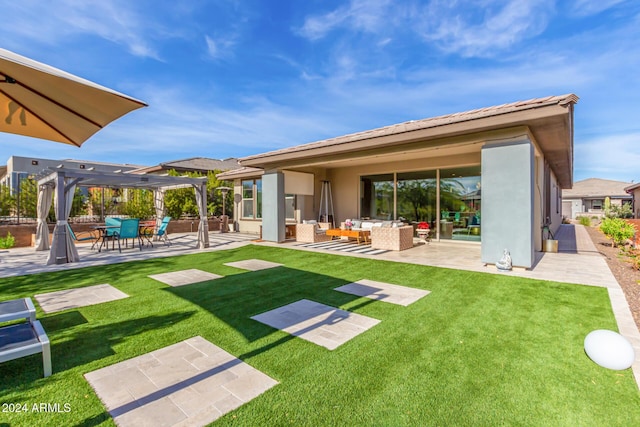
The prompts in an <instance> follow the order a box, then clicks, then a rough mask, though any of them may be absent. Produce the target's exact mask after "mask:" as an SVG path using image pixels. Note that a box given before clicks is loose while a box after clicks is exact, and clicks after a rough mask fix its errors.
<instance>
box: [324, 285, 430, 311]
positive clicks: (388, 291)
mask: <svg viewBox="0 0 640 427" xmlns="http://www.w3.org/2000/svg"><path fill="white" fill-rule="evenodd" d="M335 290H336V291H340V292H344V293H347V294H351V295H358V296H361V297H367V298H371V299H375V300H379V301H384V302H389V303H391V304H398V305H403V306H405V307H406V306H408V305H409V304H412V303H414V302H416V301H418V300H419V299H420V298H422V297H424V296H425V295H428V294H429V291H426V290H424V289H416V288H409V287H407V286H400V285H393V284H391V283H384V282H376V281H374V280H368V279H362V280H358V281H357V282H354V283H348V284H346V285H343V286H340V287H338V288H335Z"/></svg>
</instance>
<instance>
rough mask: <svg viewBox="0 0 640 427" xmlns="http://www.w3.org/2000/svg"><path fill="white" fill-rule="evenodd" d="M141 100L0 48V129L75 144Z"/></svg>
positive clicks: (143, 105) (144, 104)
mask: <svg viewBox="0 0 640 427" xmlns="http://www.w3.org/2000/svg"><path fill="white" fill-rule="evenodd" d="M145 106H147V104H146V103H144V102H142V101H139V100H137V99H134V98H131V97H129V96H126V95H123V94H121V93H118V92H116V91H114V90H111V89H108V88H106V87H104V86H100V85H98V84H96V83H93V82H90V81H88V80H85V79H82V78H80V77H77V76H74V75H73V74H69V73H67V72H64V71H62V70H59V69H57V68H53V67H50V66H48V65H45V64H42V63H40V62H37V61H34V60H32V59H29V58H25V57H24V56H21V55H18V54H16V53H13V52H10V51H8V50H5V49H0V132H7V133H14V134H18V135H25V136H31V137H34V138H41V139H47V140H50V141H56V142H62V143H64V144H71V145H75V146H77V147H79V146H80V145H82V143H83V142H85V141H86V140H87V139H88V138H89V137H91V136H92V135H93V134H94V133H96V132H97V131H99V130H100V129H102V128H103V127H105V126H106V125H108V124H109V123H111V122H112V121H114V120H116V119H117V118H119V117H121V116H123V115H125V114H127V113H128V112H130V111H133V110H135V109H138V108H140V107H145Z"/></svg>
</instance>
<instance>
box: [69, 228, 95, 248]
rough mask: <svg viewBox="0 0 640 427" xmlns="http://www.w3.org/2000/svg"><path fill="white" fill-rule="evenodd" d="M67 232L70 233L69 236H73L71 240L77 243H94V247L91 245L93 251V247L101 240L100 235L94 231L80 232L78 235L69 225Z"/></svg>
mask: <svg viewBox="0 0 640 427" xmlns="http://www.w3.org/2000/svg"><path fill="white" fill-rule="evenodd" d="M67 230H68V231H69V235H70V236H71V238H72V239H73V240H74V241H75V242H78V243H83V242H91V243H93V245H91V249H93V246H94V245H95V244H96V242H97V241H98V240H99V238H98V235H97V234H96V233H95V232H94V231H79V232H78V234H76V233H75V232H74V231H73V229H72V228H71V226H70V225H69V224H67Z"/></svg>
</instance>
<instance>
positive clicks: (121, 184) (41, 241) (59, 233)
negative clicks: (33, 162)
mask: <svg viewBox="0 0 640 427" xmlns="http://www.w3.org/2000/svg"><path fill="white" fill-rule="evenodd" d="M76 186H81V187H110V188H134V189H135V188H137V189H147V190H153V192H154V205H155V209H156V226H157V227H159V226H160V222H161V221H162V218H163V216H164V194H165V192H166V191H167V190H173V189H177V188H190V187H193V189H194V190H195V193H196V201H197V204H198V213H199V214H200V224H199V225H198V248H200V249H203V248H207V247H209V225H208V223H207V178H206V177H201V178H189V177H183V176H168V175H146V174H145V175H139V174H130V173H118V172H98V171H90V170H65V169H62V168H60V169H50V170H49V171H44V172H43V173H42V174H41V175H40V176H39V177H38V208H37V211H38V228H37V230H36V251H45V250H49V251H50V252H49V258H48V259H47V264H65V263H68V262H76V261H79V260H80V257H79V256H78V251H77V249H76V246H75V243H74V242H73V239H72V238H71V236H70V235H69V233H68V232H67V221H68V219H69V214H70V213H71V204H72V202H73V195H74V193H75V190H76ZM54 192H55V195H56V197H55V215H56V226H55V228H54V230H53V240H52V242H51V245H49V229H48V227H47V222H46V217H47V214H48V213H49V209H51V204H52V203H53V200H54V198H53V194H54Z"/></svg>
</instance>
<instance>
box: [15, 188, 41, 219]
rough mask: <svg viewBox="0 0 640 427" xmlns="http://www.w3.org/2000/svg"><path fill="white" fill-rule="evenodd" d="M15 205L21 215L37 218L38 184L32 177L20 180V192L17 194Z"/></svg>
mask: <svg viewBox="0 0 640 427" xmlns="http://www.w3.org/2000/svg"><path fill="white" fill-rule="evenodd" d="M16 206H17V209H18V211H19V212H18V213H19V215H20V216H22V217H26V218H37V216H38V213H37V206H38V184H37V183H36V181H35V179H33V178H26V179H23V180H21V181H20V193H19V194H18V195H17V202H16Z"/></svg>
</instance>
